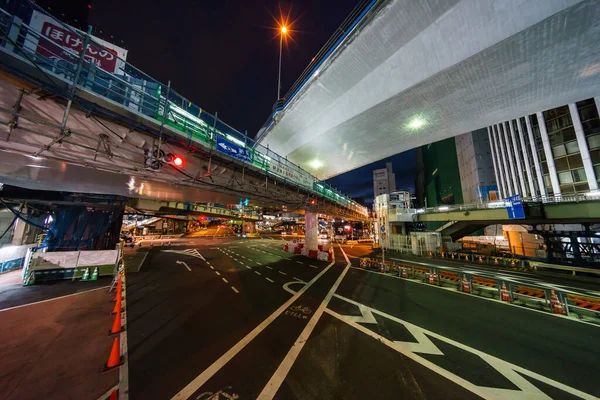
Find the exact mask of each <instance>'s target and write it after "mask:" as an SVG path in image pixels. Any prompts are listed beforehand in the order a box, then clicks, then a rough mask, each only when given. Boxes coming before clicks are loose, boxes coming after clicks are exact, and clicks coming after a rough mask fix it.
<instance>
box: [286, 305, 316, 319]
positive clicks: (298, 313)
mask: <svg viewBox="0 0 600 400" xmlns="http://www.w3.org/2000/svg"><path fill="white" fill-rule="evenodd" d="M284 314H285V315H289V316H291V317H294V318H298V319H308V316H309V315H310V314H312V310H311V309H310V307H309V306H304V305H297V306H291V307H290V308H289V309H287V310H285V312H284Z"/></svg>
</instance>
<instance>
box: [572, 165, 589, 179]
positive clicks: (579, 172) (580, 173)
mask: <svg viewBox="0 0 600 400" xmlns="http://www.w3.org/2000/svg"><path fill="white" fill-rule="evenodd" d="M573 181H574V182H584V181H587V177H586V175H585V169H583V168H579V169H574V170H573Z"/></svg>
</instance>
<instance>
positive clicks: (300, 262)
mask: <svg viewBox="0 0 600 400" xmlns="http://www.w3.org/2000/svg"><path fill="white" fill-rule="evenodd" d="M296 262H297V263H298V264H304V263H303V262H302V261H296Z"/></svg>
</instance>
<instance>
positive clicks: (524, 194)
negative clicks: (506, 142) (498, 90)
mask: <svg viewBox="0 0 600 400" xmlns="http://www.w3.org/2000/svg"><path fill="white" fill-rule="evenodd" d="M508 126H509V128H510V140H511V142H512V145H513V149H514V154H513V155H514V157H515V161H516V162H517V175H519V183H520V184H521V197H528V194H527V187H526V186H525V177H524V175H523V174H525V171H523V165H522V164H521V157H520V156H519V147H518V146H517V139H516V138H515V128H514V126H513V122H512V120H510V121H508Z"/></svg>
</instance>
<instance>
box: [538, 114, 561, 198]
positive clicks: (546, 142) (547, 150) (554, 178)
mask: <svg viewBox="0 0 600 400" xmlns="http://www.w3.org/2000/svg"><path fill="white" fill-rule="evenodd" d="M535 114H536V116H537V119H538V124H539V126H540V135H541V136H542V145H543V146H544V154H545V155H546V163H548V173H549V174H550V182H551V183H552V191H553V192H554V196H560V194H561V192H560V184H559V183H558V175H557V174H556V166H555V165H554V156H553V155H552V148H551V147H550V138H549V137H548V130H547V129H546V120H544V114H542V112H541V111H538V112H537V113H535Z"/></svg>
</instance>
